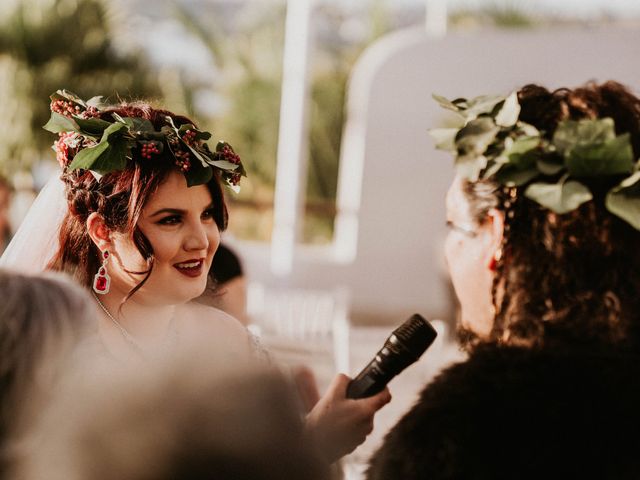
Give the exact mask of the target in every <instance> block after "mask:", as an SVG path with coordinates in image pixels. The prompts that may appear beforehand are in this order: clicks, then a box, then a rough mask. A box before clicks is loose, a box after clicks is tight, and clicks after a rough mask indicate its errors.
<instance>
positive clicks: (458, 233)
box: [368, 82, 640, 480]
mask: <svg viewBox="0 0 640 480" xmlns="http://www.w3.org/2000/svg"><path fill="white" fill-rule="evenodd" d="M438 100H439V101H440V103H441V104H442V105H443V106H444V107H446V108H447V109H449V110H453V111H455V112H457V113H458V114H459V115H460V117H461V124H462V125H463V126H462V127H460V128H451V129H442V130H436V131H434V132H433V134H434V137H436V139H437V143H438V145H439V146H440V147H443V148H447V149H452V150H453V151H454V152H455V155H456V156H457V158H456V172H457V175H456V177H455V180H454V181H453V183H452V185H451V187H450V189H449V192H448V194H447V198H446V208H447V224H448V225H449V227H450V232H449V234H448V237H447V239H446V243H445V256H446V259H447V264H448V268H449V271H450V274H451V279H452V282H453V286H454V288H455V291H456V294H457V296H458V299H459V301H460V306H461V310H460V324H461V325H460V327H461V339H462V342H463V345H464V346H465V347H466V348H467V350H468V351H469V353H470V355H469V358H468V360H467V361H465V362H463V363H459V364H457V365H454V366H452V367H450V368H449V369H447V370H445V371H444V372H443V373H442V374H441V375H440V376H438V377H437V378H436V379H435V380H434V381H433V382H432V383H431V384H430V385H428V386H427V387H426V388H425V389H424V390H423V392H422V394H421V396H420V398H419V400H418V401H417V403H416V405H415V406H414V407H413V408H412V409H411V410H410V411H409V412H408V413H407V414H406V415H405V416H404V417H403V418H402V419H401V420H400V421H399V422H398V424H397V425H396V426H395V427H393V429H392V430H391V431H390V432H389V433H388V435H387V436H386V438H385V441H384V443H383V445H382V447H381V448H380V449H379V450H378V451H377V452H376V453H375V454H374V455H373V456H372V458H371V461H370V467H369V470H368V478H369V479H370V480H381V479H395V478H402V479H405V480H413V479H424V478H430V479H439V478H442V479H444V478H447V479H450V478H456V479H465V478H469V479H471V478H473V479H499V478H505V479H506V478H520V479H523V478H524V479H528V478H531V479H533V478H536V479H539V478H616V479H632V478H638V477H639V476H640V457H638V451H639V450H640V440H639V439H638V435H637V432H638V431H639V430H640V411H639V410H638V404H640V335H639V333H640V295H639V294H638V292H640V254H639V253H638V245H640V99H638V98H637V97H636V96H635V95H633V94H632V93H631V91H629V90H628V89H627V88H625V87H624V86H622V85H620V84H618V83H616V82H607V83H604V84H601V85H598V84H587V85H585V86H583V87H580V88H576V89H568V88H562V89H558V90H555V91H549V90H547V89H546V88H543V87H540V86H537V85H527V86H525V87H523V88H521V89H520V90H519V91H517V92H514V93H512V94H511V95H509V96H507V97H506V98H505V97H502V98H500V97H488V96H485V97H478V98H476V99H473V100H465V99H457V100H455V101H453V102H449V101H447V100H446V99H443V98H438Z"/></svg>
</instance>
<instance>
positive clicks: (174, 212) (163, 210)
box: [149, 202, 214, 218]
mask: <svg viewBox="0 0 640 480" xmlns="http://www.w3.org/2000/svg"><path fill="white" fill-rule="evenodd" d="M213 207H214V205H213V202H211V203H209V204H207V205H205V206H204V208H203V209H202V211H203V212H205V211H207V210H209V209H211V208H213ZM166 213H169V214H171V215H184V214H185V213H187V211H186V210H182V209H180V208H161V209H160V210H157V211H155V212H153V213H152V214H151V215H149V217H151V218H152V217H157V216H159V215H164V214H166Z"/></svg>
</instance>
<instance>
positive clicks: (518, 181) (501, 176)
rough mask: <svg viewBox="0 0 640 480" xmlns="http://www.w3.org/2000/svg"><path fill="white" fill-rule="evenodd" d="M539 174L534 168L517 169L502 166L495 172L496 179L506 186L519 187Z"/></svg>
mask: <svg viewBox="0 0 640 480" xmlns="http://www.w3.org/2000/svg"><path fill="white" fill-rule="evenodd" d="M538 175H539V172H538V170H537V169H536V168H527V169H524V170H519V169H517V168H513V167H511V168H507V167H505V168H502V169H500V170H499V171H498V172H497V173H496V181H497V182H498V183H499V184H501V185H505V186H507V187H519V186H520V185H524V184H526V183H528V182H530V181H531V180H533V179H534V178H536V177H537V176H538Z"/></svg>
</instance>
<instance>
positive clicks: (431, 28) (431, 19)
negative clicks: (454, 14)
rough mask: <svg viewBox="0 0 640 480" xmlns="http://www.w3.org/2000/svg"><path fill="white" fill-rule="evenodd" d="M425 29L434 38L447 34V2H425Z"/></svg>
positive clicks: (437, 0) (434, 0)
mask: <svg viewBox="0 0 640 480" xmlns="http://www.w3.org/2000/svg"><path fill="white" fill-rule="evenodd" d="M425 28H426V30H427V33H428V34H429V35H431V36H434V37H441V36H443V35H444V34H446V33H447V0H426V19H425Z"/></svg>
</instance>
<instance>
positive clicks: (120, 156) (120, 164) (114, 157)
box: [69, 139, 127, 175]
mask: <svg viewBox="0 0 640 480" xmlns="http://www.w3.org/2000/svg"><path fill="white" fill-rule="evenodd" d="M120 140H121V141H118V142H114V143H113V144H110V143H108V142H101V143H99V144H98V145H96V146H95V147H91V148H85V149H84V150H81V151H80V152H78V154H77V155H76V156H75V158H74V159H73V162H71V165H69V170H70V171H73V170H77V169H79V168H81V169H84V170H91V171H94V172H98V173H100V174H103V175H104V174H107V173H109V172H113V171H115V170H123V169H124V168H125V166H126V165H127V145H126V142H125V141H124V139H120Z"/></svg>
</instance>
